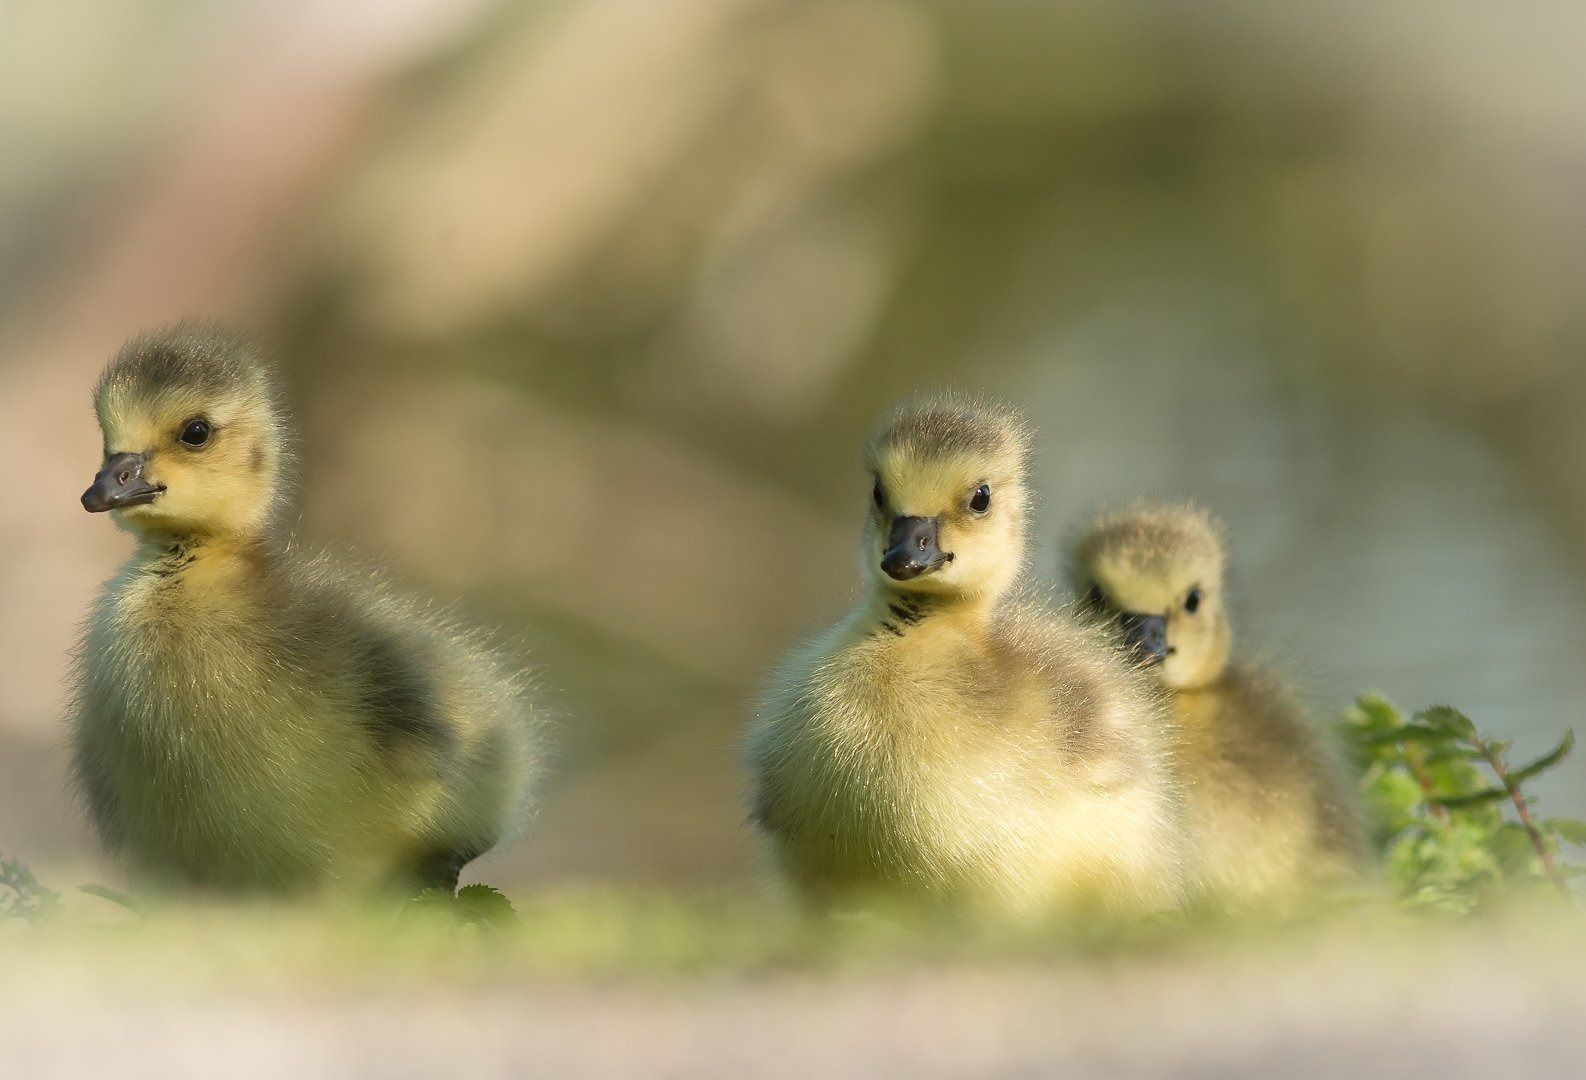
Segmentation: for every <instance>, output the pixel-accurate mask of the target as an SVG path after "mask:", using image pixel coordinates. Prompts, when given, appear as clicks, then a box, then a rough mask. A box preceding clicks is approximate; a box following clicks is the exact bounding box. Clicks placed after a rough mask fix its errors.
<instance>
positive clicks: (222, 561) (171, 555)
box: [133, 530, 274, 577]
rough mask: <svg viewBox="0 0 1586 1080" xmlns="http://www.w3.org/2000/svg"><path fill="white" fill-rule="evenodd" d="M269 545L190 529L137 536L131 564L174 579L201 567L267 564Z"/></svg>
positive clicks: (257, 537)
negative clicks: (135, 549)
mask: <svg viewBox="0 0 1586 1080" xmlns="http://www.w3.org/2000/svg"><path fill="white" fill-rule="evenodd" d="M273 550H274V548H273V545H272V544H271V543H270V542H269V540H268V538H267V537H266V536H262V535H251V534H244V533H214V532H198V531H192V530H182V531H170V532H167V531H159V532H145V533H140V534H139V537H138V549H137V552H136V554H135V555H134V556H133V561H134V562H135V563H136V564H137V565H138V566H140V567H142V568H143V569H145V570H147V571H149V572H150V573H153V574H155V575H156V576H159V577H174V576H176V575H179V574H182V573H184V572H185V571H188V570H191V569H194V568H198V567H202V568H204V569H206V570H217V571H218V570H222V569H225V568H229V567H233V566H236V565H239V564H242V563H246V564H248V565H250V566H253V567H257V566H259V565H260V564H261V563H265V562H268V561H270V556H271V555H272V554H273Z"/></svg>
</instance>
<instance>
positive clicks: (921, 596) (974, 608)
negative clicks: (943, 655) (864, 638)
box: [865, 585, 993, 638]
mask: <svg viewBox="0 0 1586 1080" xmlns="http://www.w3.org/2000/svg"><path fill="white" fill-rule="evenodd" d="M992 604H993V598H992V597H988V596H984V595H978V596H965V595H962V594H957V593H928V592H912V591H903V590H899V589H890V588H887V587H886V586H884V585H882V586H879V587H877V588H876V589H874V590H873V591H872V592H871V596H870V600H869V602H868V603H867V604H866V606H865V620H866V622H867V623H868V624H869V625H870V626H872V627H874V632H875V633H877V634H880V635H882V636H884V637H889V638H902V637H907V636H909V634H910V633H912V632H913V631H915V630H917V629H919V628H920V627H923V626H947V625H955V624H956V625H965V624H978V623H982V622H985V621H987V620H989V619H990V617H991V610H992Z"/></svg>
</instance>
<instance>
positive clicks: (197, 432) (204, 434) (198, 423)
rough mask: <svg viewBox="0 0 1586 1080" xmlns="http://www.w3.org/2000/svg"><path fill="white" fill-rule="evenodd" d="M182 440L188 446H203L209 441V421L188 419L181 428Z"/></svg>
mask: <svg viewBox="0 0 1586 1080" xmlns="http://www.w3.org/2000/svg"><path fill="white" fill-rule="evenodd" d="M182 441H183V442H184V443H186V444H187V445H188V446H203V445H204V444H205V443H207V442H208V441H209V421H208V420H189V421H188V422H187V426H186V427H184V428H183V429H182Z"/></svg>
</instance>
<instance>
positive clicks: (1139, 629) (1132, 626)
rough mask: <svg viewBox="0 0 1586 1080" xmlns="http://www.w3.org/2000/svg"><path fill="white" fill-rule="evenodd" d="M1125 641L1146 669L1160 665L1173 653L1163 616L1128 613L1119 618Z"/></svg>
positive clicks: (1165, 620)
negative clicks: (1168, 641)
mask: <svg viewBox="0 0 1586 1080" xmlns="http://www.w3.org/2000/svg"><path fill="white" fill-rule="evenodd" d="M1118 622H1119V624H1120V625H1121V626H1122V627H1123V640H1124V642H1125V644H1127V645H1128V646H1129V648H1130V649H1131V650H1133V652H1134V654H1135V657H1136V658H1137V659H1138V660H1139V661H1140V663H1141V665H1142V666H1144V667H1150V666H1152V665H1153V664H1160V663H1161V662H1162V661H1163V660H1165V659H1167V657H1168V655H1169V654H1170V653H1172V651H1173V650H1172V648H1170V647H1169V646H1168V643H1167V619H1165V618H1163V617H1162V616H1161V615H1141V614H1140V613H1139V612H1135V611H1126V612H1124V613H1123V614H1122V615H1120V616H1118Z"/></svg>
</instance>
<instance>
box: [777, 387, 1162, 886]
mask: <svg viewBox="0 0 1586 1080" xmlns="http://www.w3.org/2000/svg"><path fill="white" fill-rule="evenodd" d="M1026 454H1027V435H1026V433H1025V430H1024V428H1023V426H1022V424H1020V423H1019V421H1018V420H1017V419H1016V418H1015V417H1013V416H1012V415H1011V414H1009V413H1007V412H1006V411H1004V410H1001V409H995V408H987V407H984V406H975V405H970V404H965V403H960V402H939V403H929V404H926V405H921V406H914V407H909V408H905V409H903V410H901V411H900V412H899V413H898V414H896V415H895V416H893V417H892V418H891V419H890V420H888V421H887V422H885V423H884V424H883V425H882V426H881V428H880V429H879V431H878V432H877V434H876V435H875V437H874V438H873V439H872V441H871V444H870V450H869V465H870V468H871V472H872V478H873V479H874V481H875V490H874V493H873V505H872V508H871V511H870V513H869V517H868V522H867V527H866V530H865V538H864V541H863V543H862V547H861V556H862V560H863V565H864V567H865V569H866V574H867V577H868V579H869V586H870V587H869V589H868V595H866V596H865V598H864V599H863V600H862V601H861V603H860V604H859V605H858V606H857V607H856V608H855V609H854V610H853V611H852V612H851V613H850V614H849V615H848V616H847V617H846V618H845V619H844V620H843V621H842V622H840V623H839V624H838V625H837V626H835V627H834V628H833V629H831V630H830V631H828V632H827V633H826V634H824V635H822V636H821V637H820V638H818V639H816V640H815V641H813V642H812V643H810V644H809V645H808V646H806V647H805V648H803V649H800V650H798V651H796V652H795V653H794V654H793V655H792V656H791V657H790V658H789V659H788V661H787V662H786V663H785V664H784V666H783V667H782V669H781V671H780V672H779V673H778V674H777V676H776V677H775V679H774V681H773V684H772V687H771V689H770V691H769V693H768V695H767V698H766V701H765V703H764V705H763V707H762V709H761V710H760V713H759V715H758V716H757V718H756V720H755V721H754V723H753V724H752V725H751V729H750V732H749V739H748V743H749V759H750V766H751V771H752V775H753V796H752V815H753V818H754V820H755V821H756V823H757V824H758V826H759V829H760V830H761V832H762V834H763V836H764V837H765V839H766V841H767V846H768V849H769V851H770V853H771V855H772V858H773V860H774V861H775V863H776V864H777V865H778V867H779V868H780V870H781V871H782V873H783V874H784V875H785V877H786V880H787V881H788V882H789V883H790V884H791V885H792V886H793V887H794V889H795V891H796V893H797V894H798V895H799V896H800V897H802V898H803V899H804V900H805V901H807V902H808V903H809V904H811V905H812V906H814V907H817V908H823V909H834V908H835V909H843V908H847V907H853V906H861V905H869V904H876V905H894V906H896V905H905V906H913V905H925V906H933V907H936V906H939V907H944V908H948V909H952V910H967V911H974V912H983V913H988V914H996V915H1012V916H1040V915H1044V914H1049V913H1054V912H1065V911H1077V910H1082V909H1083V910H1100V911H1111V912H1117V913H1124V914H1132V913H1140V912H1148V911H1154V910H1161V909H1166V908H1171V907H1173V906H1174V905H1176V904H1177V903H1178V902H1179V900H1180V898H1181V896H1182V894H1183V887H1184V882H1185V866H1184V850H1183V844H1182V836H1181V832H1180V822H1179V812H1180V807H1179V802H1178V799H1179V793H1178V791H1177V789H1176V787H1175V784H1174V780H1173V774H1172V772H1171V769H1170V765H1169V762H1168V761H1167V746H1166V739H1165V738H1164V737H1163V734H1162V733H1163V728H1164V725H1163V723H1162V718H1161V716H1160V713H1159V711H1158V703H1157V701H1156V698H1155V696H1154V695H1153V691H1152V688H1151V687H1150V686H1149V685H1148V684H1147V683H1146V681H1144V680H1142V679H1141V678H1140V677H1139V676H1138V674H1137V673H1136V672H1133V671H1132V670H1130V668H1129V667H1128V666H1127V665H1126V664H1124V663H1122V662H1121V661H1120V658H1119V657H1118V656H1117V655H1116V653H1115V652H1114V651H1113V650H1111V649H1110V648H1109V647H1108V645H1107V643H1106V641H1105V639H1104V637H1103V636H1101V635H1097V634H1095V633H1092V632H1088V631H1087V630H1085V629H1083V628H1082V627H1080V626H1079V625H1077V624H1076V623H1074V622H1073V621H1072V620H1069V619H1066V618H1064V617H1063V616H1062V615H1061V614H1059V613H1058V612H1056V611H1054V610H1053V609H1051V608H1050V607H1048V606H1046V605H1044V604H1042V603H1041V602H1039V600H1037V599H1035V598H1033V597H1028V596H1024V597H1015V596H1013V595H1011V593H1012V590H1013V587H1014V585H1015V582H1016V579H1017V577H1018V575H1019V572H1020V569H1021V566H1022V559H1023V542H1024V537H1023V533H1024V524H1025V516H1026V508H1027V495H1026V493H1025V487H1024V485H1025V468H1026V466H1025V457H1026Z"/></svg>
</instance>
